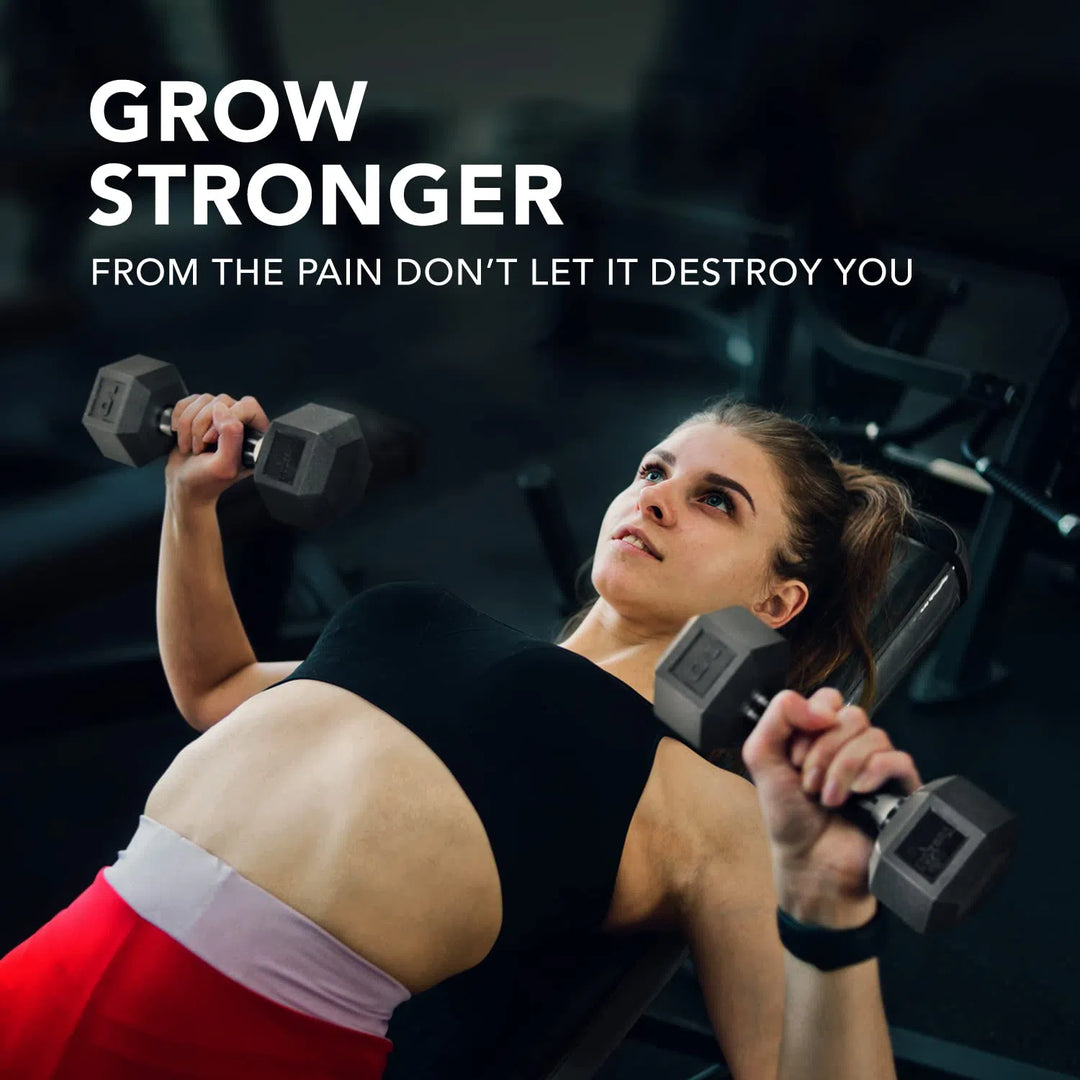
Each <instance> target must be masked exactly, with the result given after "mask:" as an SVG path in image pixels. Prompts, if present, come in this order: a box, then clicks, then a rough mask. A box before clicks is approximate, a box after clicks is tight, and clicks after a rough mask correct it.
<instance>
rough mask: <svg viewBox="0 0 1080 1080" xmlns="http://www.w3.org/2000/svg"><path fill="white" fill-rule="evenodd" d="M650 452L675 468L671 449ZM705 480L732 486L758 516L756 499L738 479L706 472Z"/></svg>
mask: <svg viewBox="0 0 1080 1080" xmlns="http://www.w3.org/2000/svg"><path fill="white" fill-rule="evenodd" d="M649 454H650V455H651V456H653V457H658V458H659V459H660V460H661V461H663V462H664V463H665V464H667V465H670V466H671V467H672V468H675V455H674V454H673V453H672V452H671V451H670V450H659V449H658V450H650V451H649ZM705 482H706V483H708V484H715V485H716V486H717V487H726V488H731V490H732V491H737V492H738V493H739V494H740V495H741V496H742V497H743V498H744V499H745V500H746V501H747V502H748V503H749V504H750V509H751V510H752V511H753V512H754V516H755V517H756V516H757V507H756V506H755V505H754V500H753V499H752V498H751V496H750V492H749V491H747V490H746V488H744V487H743V486H742V484H740V483H739V481H738V480H732V479H731V477H730V476H721V475H720V474H719V473H714V472H711V473H706V474H705Z"/></svg>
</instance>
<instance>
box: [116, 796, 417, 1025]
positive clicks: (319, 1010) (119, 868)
mask: <svg viewBox="0 0 1080 1080" xmlns="http://www.w3.org/2000/svg"><path fill="white" fill-rule="evenodd" d="M105 880H106V881H107V882H108V883H109V884H110V885H111V886H112V888H113V889H115V890H116V892H117V893H118V894H119V895H120V897H121V898H122V899H123V900H124V901H125V902H126V903H127V904H128V905H130V906H131V907H132V908H133V909H134V910H135V911H136V913H137V914H138V915H140V916H141V917H142V918H144V919H145V920H146V921H147V922H149V923H152V924H153V925H154V926H156V927H157V928H158V929H159V930H162V931H164V932H165V933H166V934H168V935H169V936H170V937H172V938H175V939H176V941H178V942H179V943H180V944H181V945H183V946H184V948H186V949H188V950H189V951H190V952H193V953H194V954H195V955H196V956H198V957H200V958H201V959H202V960H204V961H205V962H206V963H207V964H209V965H210V966H211V967H212V968H214V969H216V970H217V971H220V972H221V973H222V974H223V975H227V976H228V977H229V978H230V979H232V980H234V981H235V982H238V983H240V984H241V985H242V986H246V987H247V988H248V989H249V990H251V991H253V992H254V993H256V994H261V995H262V996H263V997H266V998H269V999H270V1000H271V1001H276V1002H278V1004H280V1005H285V1006H288V1007H289V1008H291V1009H295V1010H296V1011H297V1012H302V1013H305V1014H307V1015H308V1016H315V1017H318V1018H319V1019H321V1020H326V1021H328V1022H329V1023H332V1024H337V1025H339V1026H341V1027H346V1028H350V1029H352V1030H354V1031H365V1032H368V1033H370V1034H372V1035H379V1036H385V1035H386V1028H387V1024H388V1023H389V1021H390V1014H391V1013H392V1012H393V1011H394V1009H395V1008H396V1007H397V1006H398V1005H400V1004H401V1003H402V1002H403V1001H405V1000H407V999H408V998H409V996H410V995H409V991H408V990H407V989H406V988H405V987H404V986H402V985H401V983H399V982H398V981H397V980H396V979H394V978H392V977H391V976H390V975H387V974H386V972H385V971H382V970H381V969H380V968H378V967H376V966H375V965H374V964H372V963H371V962H370V961H368V960H365V959H364V958H363V957H362V956H359V955H357V954H356V953H355V952H353V951H352V950H351V949H350V948H349V947H348V946H346V945H344V944H343V943H342V942H340V941H338V939H337V938H335V937H334V936H333V935H332V934H330V933H329V932H328V931H326V930H324V929H323V928H322V927H321V926H319V925H317V924H316V923H314V922H312V921H311V919H309V918H308V917H307V916H306V915H301V914H300V912H298V911H296V910H295V909H293V908H291V907H290V906H289V905H288V904H286V903H284V902H283V901H281V900H279V899H278V898H277V897H276V896H273V895H271V894H270V893H268V892H267V891H266V890H265V889H262V888H260V887H259V886H258V885H256V884H254V882H251V881H248V880H247V878H245V877H241V875H240V874H238V873H237V872H236V871H235V870H234V869H233V868H232V867H231V866H229V864H228V863H225V862H223V861H222V860H221V859H219V858H217V856H215V855H211V854H210V852H208V851H206V850H204V849H203V848H201V847H199V846H198V845H197V844H193V843H192V842H191V841H190V840H188V839H186V838H185V837H183V836H181V835H180V834H179V833H176V832H173V830H172V829H169V828H166V827H165V826H164V825H162V824H160V823H159V822H157V821H154V820H152V819H151V818H148V817H146V816H143V817H141V818H140V819H139V827H138V829H137V830H136V832H135V835H134V836H133V837H132V839H131V842H130V843H129V844H128V846H127V848H125V849H124V850H123V851H121V852H120V853H119V857H118V859H117V861H116V862H115V863H114V864H113V865H112V866H110V867H108V868H107V869H106V870H105Z"/></svg>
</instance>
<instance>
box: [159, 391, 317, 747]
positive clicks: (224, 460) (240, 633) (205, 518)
mask: <svg viewBox="0 0 1080 1080" xmlns="http://www.w3.org/2000/svg"><path fill="white" fill-rule="evenodd" d="M172 423H173V429H174V430H175V431H176V433H177V446H176V449H175V450H174V451H173V452H172V454H170V456H169V462H168V465H167V466H166V470H165V477H166V495H165V516H164V520H163V522H162V529H161V549H160V557H159V561H158V584H157V631H158V648H159V650H160V653H161V661H162V665H163V666H164V668H165V677H166V679H167V680H168V683H169V689H170V690H171V691H172V695H173V699H174V700H175V702H176V705H177V708H178V709H179V710H180V713H181V715H182V716H183V717H184V719H185V720H187V722H188V723H189V724H191V726H192V727H194V728H196V729H197V730H199V731H205V730H206V729H207V728H208V727H210V726H211V725H212V724H215V723H216V722H217V721H218V720H220V719H222V717H224V716H227V715H228V714H229V713H230V712H232V710H233V709H235V708H236V707H237V706H238V705H239V704H241V702H243V701H245V700H246V699H247V698H249V697H251V696H252V695H253V694H256V693H258V692H259V691H260V690H263V689H265V688H266V687H268V686H272V685H273V684H274V683H275V682H278V681H279V680H280V679H283V678H285V676H286V675H288V674H290V673H291V672H292V671H293V670H294V669H295V668H296V667H297V664H298V661H285V662H281V663H260V662H259V661H258V660H257V659H256V657H255V653H254V652H253V651H252V648H251V643H250V642H249V641H248V637H247V633H246V632H245V630H244V627H243V624H242V623H241V621H240V615H239V613H238V612H237V610H236V604H235V602H234V601H233V597H232V592H231V591H230V589H229V582H228V579H227V578H226V575H225V558H224V552H223V549H222V543H221V531H220V529H219V528H218V520H217V500H218V498H219V496H220V495H221V493H222V492H223V491H225V489H226V488H228V487H229V486H230V485H231V484H233V483H235V481H236V480H237V479H239V478H240V477H241V475H244V474H242V472H241V468H240V450H241V445H242V441H243V428H244V424H249V425H251V426H253V427H255V428H257V429H258V430H265V429H266V427H267V426H268V423H267V420H266V415H265V413H263V411H262V409H261V408H260V407H259V405H258V402H256V401H255V400H254V399H253V398H243V399H242V400H241V401H240V402H234V401H233V399H232V398H230V397H228V396H227V395H224V394H222V395H219V396H218V397H216V398H214V397H211V395H209V394H201V395H192V396H191V397H188V398H185V399H184V400H183V401H181V402H179V403H178V404H177V406H176V408H175V409H174V411H173V420H172ZM215 444H216V449H215Z"/></svg>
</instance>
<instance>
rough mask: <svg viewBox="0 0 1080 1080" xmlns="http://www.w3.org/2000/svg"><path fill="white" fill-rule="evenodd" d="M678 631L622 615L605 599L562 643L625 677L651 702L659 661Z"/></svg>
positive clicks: (622, 678)
mask: <svg viewBox="0 0 1080 1080" xmlns="http://www.w3.org/2000/svg"><path fill="white" fill-rule="evenodd" d="M676 633H677V630H671V629H670V628H669V629H665V630H663V631H658V630H657V629H656V628H655V626H654V627H645V626H642V625H641V624H636V623H633V622H631V621H630V620H628V619H626V618H624V617H623V616H621V615H620V614H619V613H618V612H617V611H615V610H614V609H613V608H611V607H610V606H609V605H608V604H607V603H606V602H605V601H604V600H603V599H600V600H597V602H596V603H595V604H594V605H593V606H592V608H591V609H590V610H589V613H588V614H587V615H586V616H585V618H584V619H583V620H582V622H581V625H580V626H578V627H577V629H576V630H574V632H573V633H572V634H571V635H570V636H569V637H568V638H567V639H566V640H565V641H562V642H560V643H559V644H560V645H561V646H562V647H563V648H564V649H569V650H570V652H575V653H577V654H578V655H579V656H584V657H585V659H586V660H591V661H592V662H593V663H594V664H596V665H597V667H601V668H603V669H604V670H605V671H606V672H608V673H609V674H610V675H614V676H615V677H616V678H617V679H621V680H622V681H623V682H624V683H626V685H627V686H629V687H630V688H631V689H632V690H636V691H637V692H638V693H639V694H640V695H641V696H642V697H643V698H645V699H646V700H647V701H650V702H651V701H652V700H653V684H654V675H655V671H656V664H657V661H659V659H660V657H661V656H662V655H663V652H664V650H665V649H666V648H667V647H668V645H670V644H671V641H672V639H673V638H674V636H675V634H676Z"/></svg>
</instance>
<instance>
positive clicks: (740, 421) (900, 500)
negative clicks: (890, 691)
mask: <svg viewBox="0 0 1080 1080" xmlns="http://www.w3.org/2000/svg"><path fill="white" fill-rule="evenodd" d="M701 423H715V424H721V425H723V426H724V427H729V428H731V429H733V430H734V431H736V432H738V434H740V435H742V436H743V437H744V438H747V439H749V440H750V441H751V442H753V443H755V444H757V445H758V446H760V447H761V449H762V450H764V451H765V452H766V453H767V454H768V455H769V456H770V457H771V458H772V461H773V465H774V467H775V468H776V472H777V475H778V476H779V478H780V482H781V484H782V487H783V491H784V513H785V517H786V518H787V521H788V537H787V542H786V543H785V544H784V545H783V546H782V547H780V548H779V549H778V550H776V551H775V552H773V558H772V567H771V570H772V573H773V575H774V576H775V578H776V579H777V580H781V581H782V580H787V579H790V578H798V579H799V580H800V581H803V582H805V584H806V586H807V588H808V589H809V590H810V596H809V599H808V600H807V603H806V606H805V607H804V608H803V610H802V611H801V612H799V614H798V615H796V616H795V617H794V618H793V619H791V620H790V621H789V622H788V623H787V624H785V626H784V627H783V630H782V632H783V634H784V636H785V637H786V638H787V639H788V641H789V643H790V645H791V657H792V665H791V670H790V672H789V676H788V685H789V686H791V687H792V688H793V689H795V690H798V691H799V692H800V693H803V694H806V693H809V692H811V691H812V690H814V689H815V688H816V687H818V686H820V685H822V684H823V683H824V682H825V681H826V679H828V677H829V676H830V675H831V674H832V673H833V672H835V671H836V670H837V668H839V667H840V666H841V665H842V664H843V663H844V662H845V661H846V660H847V659H848V658H849V657H852V656H854V657H857V658H858V660H859V662H860V663H861V665H862V667H863V669H864V670H865V672H866V680H865V682H864V689H863V692H862V696H861V698H860V704H862V705H863V706H868V705H869V704H870V703H871V702H872V701H873V699H874V692H875V667H874V655H873V652H872V651H871V648H870V644H869V641H868V640H867V629H868V623H869V620H870V613H871V610H872V608H873V605H874V600H875V599H876V598H877V596H878V594H879V593H880V592H881V591H882V589H883V588H884V586H885V581H886V576H887V574H888V570H889V564H890V563H891V561H892V555H893V548H894V546H895V544H896V541H897V539H898V537H899V535H900V534H901V533H902V531H903V529H904V526H905V524H906V521H907V518H908V515H909V514H910V513H911V497H910V495H909V493H908V490H907V488H906V487H905V486H904V485H903V484H901V483H899V482H898V481H896V480H893V479H890V478H889V477H887V476H883V475H882V474H880V473H876V472H872V471H871V470H869V469H864V468H863V467H862V466H860V465H849V464H847V463H845V462H842V461H839V460H838V459H837V458H834V457H833V456H832V455H831V454H830V453H829V450H828V448H827V447H826V446H825V444H824V443H823V442H822V441H821V440H820V439H819V438H818V436H817V435H815V434H814V433H813V432H812V431H810V430H809V428H807V427H805V426H804V425H803V424H800V423H798V422H797V421H795V420H791V419H789V418H788V417H786V416H781V415H780V414H779V413H775V412H771V411H769V410H768V409H763V408H760V407H758V406H755V405H749V404H747V403H745V402H741V401H735V400H732V399H730V398H725V399H722V400H720V401H719V402H717V403H716V404H714V405H710V406H709V407H707V408H706V409H704V410H703V411H701V412H698V413H694V415H693V416H690V417H687V419H686V420H684V421H683V422H682V423H681V424H679V425H678V427H676V428H675V431H680V430H682V429H683V428H685V427H689V426H690V425H692V424H701ZM592 603H595V600H594V601H592ZM592 603H590V604H589V605H588V607H586V608H585V609H584V610H583V611H581V612H579V613H578V614H577V615H576V616H574V618H572V619H571V620H570V622H569V623H568V624H567V627H566V628H565V629H564V631H563V636H564V637H565V636H566V635H567V634H568V633H569V632H570V630H572V629H573V628H574V627H575V626H576V625H578V624H579V623H580V621H581V620H582V619H583V618H584V616H585V614H586V612H587V611H588V608H589V607H591V606H592Z"/></svg>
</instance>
